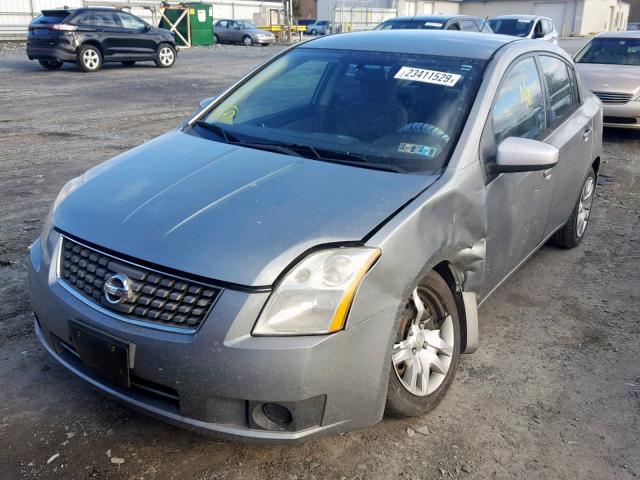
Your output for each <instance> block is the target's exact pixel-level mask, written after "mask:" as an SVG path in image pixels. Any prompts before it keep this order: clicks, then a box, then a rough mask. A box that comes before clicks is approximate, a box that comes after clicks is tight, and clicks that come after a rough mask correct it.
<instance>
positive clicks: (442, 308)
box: [385, 272, 460, 417]
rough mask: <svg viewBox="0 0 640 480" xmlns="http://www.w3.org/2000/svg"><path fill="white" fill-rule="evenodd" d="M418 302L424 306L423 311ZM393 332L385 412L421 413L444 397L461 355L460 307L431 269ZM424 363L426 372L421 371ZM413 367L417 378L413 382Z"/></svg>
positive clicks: (398, 415)
mask: <svg viewBox="0 0 640 480" xmlns="http://www.w3.org/2000/svg"><path fill="white" fill-rule="evenodd" d="M418 302H420V303H421V304H422V306H423V307H424V308H423V309H422V310H423V311H422V313H421V308H420V306H419V305H418ZM416 305H418V306H417V307H416ZM420 325H424V328H421V327H420ZM394 331H395V335H396V337H395V340H394V345H393V348H392V352H391V359H390V361H391V369H390V372H389V388H388V390H387V404H386V407H385V411H386V413H387V414H388V415H391V416H395V417H414V416H417V415H423V414H425V413H427V412H429V411H430V410H433V409H434V408H435V407H436V406H437V405H438V404H439V403H440V401H441V400H442V399H443V398H444V396H445V394H446V393H447V391H448V390H449V387H451V384H452V383H453V379H454V378H455V375H456V370H457V369H458V362H459V360H460V318H459V316H458V309H457V307H456V302H455V299H454V297H453V294H452V293H451V290H450V289H449V286H448V285H447V283H446V282H445V281H444V279H443V278H442V277H441V276H440V275H438V274H437V273H436V272H431V273H429V274H428V275H427V276H426V277H425V278H424V280H423V281H422V282H421V283H420V284H419V285H418V286H417V288H416V289H415V290H414V292H413V296H412V299H411V300H410V301H409V302H408V306H407V309H406V311H405V312H404V314H403V315H402V317H401V319H400V320H399V321H398V324H397V325H396V329H395V330H394ZM429 332H438V333H429ZM403 345H404V347H403ZM426 367H428V368H429V375H428V376H426V375H425V376H423V375H422V372H424V369H425V368H426ZM414 371H415V372H416V375H415V381H414V382H411V379H412V378H414V376H413V375H411V373H412V372H414ZM407 376H409V377H410V378H407ZM425 377H426V378H427V380H426V382H423V381H422V380H423V378H425ZM412 383H413V385H415V388H414V389H413V391H412V390H411V389H410V387H411V385H412Z"/></svg>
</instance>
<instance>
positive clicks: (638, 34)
mask: <svg viewBox="0 0 640 480" xmlns="http://www.w3.org/2000/svg"><path fill="white" fill-rule="evenodd" d="M595 38H635V39H640V32H638V31H633V30H632V31H628V30H625V31H622V32H602V33H600V34H598V35H596V36H595Z"/></svg>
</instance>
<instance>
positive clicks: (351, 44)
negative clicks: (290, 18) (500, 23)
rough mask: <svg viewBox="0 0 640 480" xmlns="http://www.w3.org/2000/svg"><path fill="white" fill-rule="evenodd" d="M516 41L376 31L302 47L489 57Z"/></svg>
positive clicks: (428, 32) (457, 34)
mask: <svg viewBox="0 0 640 480" xmlns="http://www.w3.org/2000/svg"><path fill="white" fill-rule="evenodd" d="M516 41H520V39H519V38H518V37H511V36H506V35H487V34H486V33H475V32H459V31H451V30H373V31H368V32H355V33H342V34H338V35H330V36H328V37H321V38H317V39H313V40H309V41H307V42H304V43H303V44H301V45H300V47H299V48H327V49H335V50H363V51H370V52H371V51H373V52H389V53H408V54H418V55H441V56H459V57H467V58H475V59H485V60H486V59H489V58H491V56H492V55H493V54H494V53H495V51H496V50H498V49H499V48H500V47H502V46H504V45H506V44H508V43H512V42H516Z"/></svg>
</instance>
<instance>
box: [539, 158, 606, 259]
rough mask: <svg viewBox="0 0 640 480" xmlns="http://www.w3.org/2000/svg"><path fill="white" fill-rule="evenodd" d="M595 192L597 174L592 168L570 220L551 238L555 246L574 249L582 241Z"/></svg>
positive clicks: (583, 184)
mask: <svg viewBox="0 0 640 480" xmlns="http://www.w3.org/2000/svg"><path fill="white" fill-rule="evenodd" d="M595 191H596V172H595V171H594V170H593V168H591V167H590V168H589V172H588V173H587V177H586V178H585V179H584V182H583V183H582V188H581V189H580V196H579V197H578V201H577V202H576V206H575V207H574V208H573V212H572V213H571V216H570V217H569V220H568V221H567V223H566V224H565V225H564V227H562V228H561V229H560V230H558V231H557V232H556V233H555V234H554V235H553V236H552V237H551V240H550V241H551V243H552V244H553V245H557V246H558V247H562V248H573V247H576V246H577V245H578V244H579V243H580V242H581V241H582V239H583V238H584V233H585V232H586V231H587V225H588V223H589V217H590V216H591V207H592V206H593V197H594V196H595Z"/></svg>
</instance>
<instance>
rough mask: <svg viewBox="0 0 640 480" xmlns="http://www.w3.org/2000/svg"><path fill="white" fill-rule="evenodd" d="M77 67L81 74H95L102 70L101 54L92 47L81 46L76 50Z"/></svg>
mask: <svg viewBox="0 0 640 480" xmlns="http://www.w3.org/2000/svg"><path fill="white" fill-rule="evenodd" d="M78 66H79V67H80V70H82V71H83V72H97V71H98V70H100V68H102V54H101V53H100V50H98V48H97V47H94V46H93V45H82V46H81V47H80V49H79V50H78Z"/></svg>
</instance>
